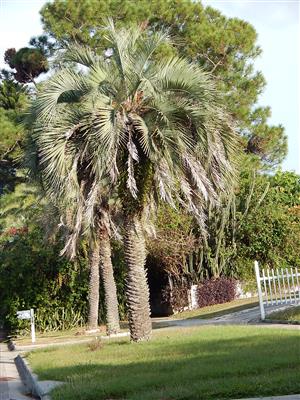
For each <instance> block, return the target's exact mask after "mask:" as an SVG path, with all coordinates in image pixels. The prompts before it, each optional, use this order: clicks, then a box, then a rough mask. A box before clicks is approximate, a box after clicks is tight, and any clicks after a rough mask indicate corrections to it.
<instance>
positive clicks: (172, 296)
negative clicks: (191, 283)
mask: <svg viewBox="0 0 300 400" xmlns="http://www.w3.org/2000/svg"><path fill="white" fill-rule="evenodd" d="M188 290H189V287H188V285H187V284H184V283H182V284H180V285H178V286H175V285H174V286H173V287H172V289H171V288H170V286H167V287H166V288H165V289H164V290H163V292H162V298H163V301H164V302H166V303H168V304H170V305H171V308H172V310H173V312H181V311H184V309H185V307H187V306H188V304H189V296H188Z"/></svg>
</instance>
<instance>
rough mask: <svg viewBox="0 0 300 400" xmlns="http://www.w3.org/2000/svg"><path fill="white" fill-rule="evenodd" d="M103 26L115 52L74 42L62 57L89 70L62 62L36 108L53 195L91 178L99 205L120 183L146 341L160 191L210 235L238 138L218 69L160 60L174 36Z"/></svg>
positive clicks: (135, 335)
mask: <svg viewBox="0 0 300 400" xmlns="http://www.w3.org/2000/svg"><path fill="white" fill-rule="evenodd" d="M103 32H104V33H103V34H104V39H105V40H106V43H108V46H109V49H110V52H109V54H111V55H110V56H108V52H106V56H101V55H97V54H95V53H94V51H93V50H91V49H89V48H85V47H79V46H73V47H71V48H69V49H68V50H67V51H66V52H65V53H64V54H63V55H62V59H63V61H68V62H75V63H76V64H82V65H84V67H85V68H79V69H77V70H74V68H71V67H62V68H61V69H60V70H59V71H58V72H57V73H56V75H54V76H53V77H52V78H51V79H50V80H49V81H48V82H46V83H45V85H44V88H43V89H42V90H41V91H40V93H39V95H38V96H37V98H36V101H35V103H34V105H33V110H32V112H33V113H34V116H35V119H36V128H35V129H36V138H37V144H38V147H39V156H40V159H41V166H42V169H43V176H44V181H45V184H46V186H47V189H48V191H49V193H51V194H52V196H53V197H54V198H57V196H58V194H59V195H60V196H65V195H66V194H67V191H68V190H69V189H68V188H70V187H72V188H75V190H76V188H77V190H78V188H79V187H80V185H85V186H86V187H87V188H88V191H87V192H88V195H87V197H86V201H85V202H86V203H88V204H89V209H93V211H94V213H95V212H96V207H95V204H96V203H97V202H98V203H99V191H100V188H101V185H102V182H103V180H105V182H106V184H108V185H109V186H110V187H111V188H114V189H117V190H118V196H119V198H120V200H121V203H122V208H123V215H124V246H125V258H126V262H127V267H128V268H127V279H126V291H127V305H128V319H129V326H130V333H131V339H132V340H133V341H139V340H144V339H148V338H149V337H150V334H151V319H150V307H149V289H148V284H147V277H146V271H145V260H146V249H145V240H144V226H145V224H144V222H145V221H148V219H149V213H150V211H151V210H153V207H154V206H155V204H157V202H158V200H159V199H161V200H163V201H165V202H167V203H168V204H170V205H171V206H173V207H175V206H176V205H179V206H180V207H183V208H185V209H187V210H188V211H189V212H191V213H192V214H193V215H194V216H195V218H196V219H197V221H198V223H199V225H200V227H201V229H202V230H203V232H204V234H205V212H206V202H207V200H208V199H209V200H210V201H213V202H217V199H218V193H219V192H220V191H224V190H226V187H227V186H229V185H230V182H231V178H232V174H233V168H232V166H231V162H230V160H231V158H232V155H233V154H234V153H235V151H236V144H235V143H236V139H235V134H234V131H233V129H232V128H231V126H230V123H229V122H228V121H229V118H228V115H227V114H226V113H225V112H224V110H223V108H222V106H221V105H220V100H219V97H218V93H217V91H216V89H215V85H214V84H213V82H212V81H211V80H210V77H209V75H208V74H206V73H204V72H203V71H202V70H201V69H200V68H199V67H198V66H196V65H195V64H191V63H189V62H188V61H187V60H185V59H182V58H178V57H171V58H170V57H169V58H163V59H161V60H158V54H159V48H160V46H161V45H162V44H164V43H165V42H166V41H168V40H169V39H168V36H167V34H164V33H160V32H158V33H155V32H148V31H142V30H141V29H138V28H132V29H129V30H126V29H121V30H116V29H115V27H114V25H113V24H112V23H111V22H110V23H109V26H108V27H107V28H106V29H105V30H104V31H103ZM100 197H101V195H100ZM93 218H94V217H93ZM91 221H92V219H91Z"/></svg>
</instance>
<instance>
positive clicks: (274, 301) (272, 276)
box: [254, 261, 300, 320]
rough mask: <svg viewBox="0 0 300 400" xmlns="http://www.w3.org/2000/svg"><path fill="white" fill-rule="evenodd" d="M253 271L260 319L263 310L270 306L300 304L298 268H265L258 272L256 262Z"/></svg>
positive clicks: (262, 315)
mask: <svg viewBox="0 0 300 400" xmlns="http://www.w3.org/2000/svg"><path fill="white" fill-rule="evenodd" d="M254 269H255V276H256V283H257V291H258V298H259V307H260V315H261V319H262V320H264V319H265V318H266V314H265V308H266V307H268V306H271V305H280V304H282V305H284V304H297V303H300V283H299V281H300V272H299V271H298V268H276V269H273V268H271V269H270V268H267V269H262V270H261V271H260V269H259V265H258V262H257V261H254Z"/></svg>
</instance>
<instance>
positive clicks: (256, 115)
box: [41, 0, 287, 168]
mask: <svg viewBox="0 0 300 400" xmlns="http://www.w3.org/2000/svg"><path fill="white" fill-rule="evenodd" d="M41 15H42V22H43V25H44V29H45V30H46V32H47V33H48V34H50V35H51V36H52V37H53V38H54V39H55V40H56V41H58V42H59V43H60V44H61V45H66V44H68V43H69V42H70V41H76V42H78V43H80V44H87V45H90V46H92V47H94V48H98V49H99V50H100V49H103V47H105V46H107V45H108V44H107V43H106V42H105V40H103V31H102V30H101V29H99V28H100V27H101V25H102V24H103V18H106V17H107V16H112V17H113V18H114V20H115V21H116V24H117V25H122V26H128V25H130V24H132V23H143V24H144V25H148V27H149V28H150V29H151V30H152V31H155V30H157V29H161V28H167V29H169V32H170V34H171V35H173V36H174V37H177V38H178V39H177V47H176V50H174V49H172V50H170V49H166V48H165V47H164V48H163V49H161V52H163V53H166V52H168V51H176V52H177V53H178V54H179V55H180V56H184V57H186V58H188V59H189V60H193V61H195V62H197V63H198V64H199V65H200V66H201V67H202V68H204V69H205V70H207V71H209V72H211V73H212V74H213V75H214V76H215V78H216V79H217V83H218V87H219V88H220V89H221V90H222V92H223V93H224V94H225V96H226V102H227V105H228V109H229V110H230V112H231V113H232V115H233V117H234V118H235V119H237V121H238V125H239V130H240V133H241V135H242V136H243V137H244V148H245V151H247V152H251V153H252V154H253V155H254V158H256V159H258V160H261V161H262V164H263V166H265V167H267V168H269V167H273V166H275V165H277V164H278V163H280V162H281V161H282V159H283V158H284V156H285V154H286V151H287V145H286V137H285V135H284V129H283V127H282V126H270V125H269V124H268V121H267V119H268V117H269V116H270V109H269V108H261V107H260V108H258V109H255V108H256V103H257V100H258V96H259V95H260V94H261V93H262V91H263V89H264V87H265V84H266V83H265V80H264V77H263V76H262V74H261V73H260V72H256V71H255V69H254V60H255V58H256V57H257V56H259V55H260V54H261V49H260V48H259V46H257V44H256V40H257V33H256V31H255V29H254V28H253V27H252V26H251V25H250V24H249V23H247V22H245V21H243V20H240V19H238V18H227V17H225V16H224V15H222V14H221V13H220V12H219V11H218V10H215V9H213V8H211V7H204V6H203V5H202V4H201V3H200V1H192V0H152V1H148V0H139V1H138V2H133V1H131V0H63V1H61V0H55V1H53V2H51V3H47V4H46V5H45V6H44V7H43V8H42V10H41Z"/></svg>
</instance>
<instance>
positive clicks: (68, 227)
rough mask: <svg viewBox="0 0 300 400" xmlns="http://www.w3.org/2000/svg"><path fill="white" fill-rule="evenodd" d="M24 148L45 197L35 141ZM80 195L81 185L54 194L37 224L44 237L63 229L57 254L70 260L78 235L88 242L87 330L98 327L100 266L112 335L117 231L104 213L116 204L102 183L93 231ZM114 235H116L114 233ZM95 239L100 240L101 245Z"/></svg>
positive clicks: (26, 162) (115, 325) (115, 321)
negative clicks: (75, 189) (112, 245)
mask: <svg viewBox="0 0 300 400" xmlns="http://www.w3.org/2000/svg"><path fill="white" fill-rule="evenodd" d="M30 120H31V118H27V119H26V120H25V123H27V124H28V128H29V127H30V125H32V122H30ZM26 150H27V151H26V152H25V154H24V166H26V167H27V169H28V171H29V172H30V177H31V180H32V181H33V182H34V183H35V186H36V187H39V189H40V197H41V198H42V197H43V198H45V194H46V193H45V190H44V188H43V182H42V181H41V179H40V166H39V160H38V157H32V155H34V154H36V153H37V149H36V143H34V142H33V141H32V140H31V137H29V138H28V143H27V148H26ZM84 196H86V191H85V190H84V186H83V185H81V187H80V191H79V192H74V193H72V192H70V191H68V196H67V197H66V198H65V197H64V198H62V197H58V198H57V199H55V201H52V202H51V201H50V202H48V204H45V205H44V208H43V212H42V218H41V221H40V223H41V224H42V226H43V227H44V230H45V233H46V236H47V237H48V238H50V237H53V236H55V235H56V234H57V233H58V230H59V229H61V228H62V227H63V228H64V229H63V232H62V233H63V236H64V237H65V242H66V244H65V247H64V249H63V250H62V251H61V255H67V256H68V257H69V258H70V259H73V258H74V257H75V256H76V253H77V250H78V248H79V247H80V239H81V238H82V236H85V237H86V238H87V240H88V243H89V245H88V247H89V255H88V266H89V270H90V271H89V272H90V274H89V290H88V310H89V311H88V329H89V330H90V331H95V330H98V320H99V291H100V281H99V278H100V276H99V266H100V269H101V275H102V279H103V285H104V295H105V308H106V319H107V324H106V331H107V334H108V335H111V334H116V333H118V332H119V331H120V320H119V311H118V301H117V289H116V283H115V279H114V275H113V266H112V262H111V248H110V234H111V233H110V232H111V227H112V228H113V229H114V231H115V233H117V232H116V228H115V226H114V224H113V222H112V220H111V219H110V218H107V213H108V212H109V213H110V214H116V212H117V209H118V205H117V201H116V199H115V198H114V196H112V195H109V193H108V191H107V189H106V186H105V185H103V188H102V196H101V197H102V198H103V199H104V200H105V201H102V204H98V205H97V207H98V211H97V218H96V221H97V222H96V224H95V227H96V230H97V232H95V227H94V224H92V223H90V221H88V223H85V222H86V221H85V220H84V217H88V218H89V217H90V210H89V204H88V203H87V204H86V206H87V207H86V210H85V211H86V212H83V210H84V206H85V205H84V202H85V200H84ZM108 197H111V199H110V204H108V199H107V198H108ZM48 200H49V199H48ZM50 200H51V199H50ZM52 200H53V198H52ZM18 207H19V205H18ZM10 208H11V205H10ZM19 211H20V210H19ZM0 216H1V213H0ZM0 220H1V218H0ZM115 236H117V238H119V236H118V235H115ZM99 239H100V240H101V245H100V243H99Z"/></svg>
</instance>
